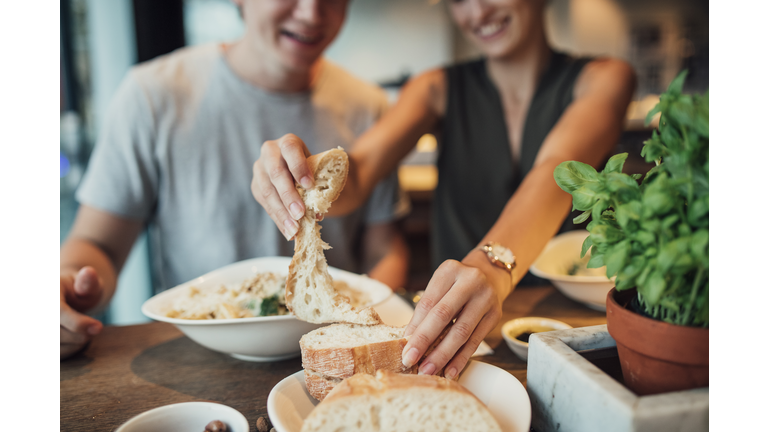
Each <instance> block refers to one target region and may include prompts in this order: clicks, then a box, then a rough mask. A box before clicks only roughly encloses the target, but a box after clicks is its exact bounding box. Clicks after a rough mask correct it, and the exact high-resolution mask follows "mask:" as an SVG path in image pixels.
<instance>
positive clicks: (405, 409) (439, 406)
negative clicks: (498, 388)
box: [301, 370, 501, 432]
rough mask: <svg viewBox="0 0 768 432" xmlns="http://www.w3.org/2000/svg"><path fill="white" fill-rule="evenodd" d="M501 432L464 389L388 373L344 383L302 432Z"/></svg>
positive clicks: (440, 381) (442, 381) (443, 380)
mask: <svg viewBox="0 0 768 432" xmlns="http://www.w3.org/2000/svg"><path fill="white" fill-rule="evenodd" d="M454 430H461V431H482V432H496V431H498V432H501V427H500V426H499V424H498V422H497V421H496V419H495V418H494V417H493V415H492V414H491V413H490V411H489V410H488V408H487V407H486V406H485V405H484V404H483V403H482V402H481V401H480V400H479V399H477V397H475V395H473V394H472V393H470V392H469V391H468V390H466V389H465V388H464V387H462V386H461V385H460V384H458V383H457V382H455V381H451V380H448V379H446V378H442V377H438V376H434V375H404V374H397V373H393V372H390V371H386V370H380V371H377V372H376V375H375V376H372V375H368V374H356V375H353V376H352V377H350V378H347V379H345V380H343V381H342V382H340V383H339V384H338V385H336V386H335V387H334V389H333V390H331V391H330V392H329V393H328V395H327V397H326V398H325V399H324V400H323V401H322V402H321V403H320V404H318V405H317V406H316V407H315V408H314V409H313V410H312V412H311V413H310V414H309V416H308V417H307V418H306V419H305V420H304V424H303V426H302V428H301V431H302V432H308V431H315V432H323V431H333V432H351V431H377V432H396V431H410V432H422V431H423V432H432V431H454Z"/></svg>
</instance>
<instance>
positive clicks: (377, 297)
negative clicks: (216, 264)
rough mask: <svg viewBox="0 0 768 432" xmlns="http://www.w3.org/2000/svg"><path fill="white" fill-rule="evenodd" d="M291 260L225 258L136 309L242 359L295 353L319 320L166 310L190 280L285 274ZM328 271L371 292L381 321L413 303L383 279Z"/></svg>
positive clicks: (399, 315)
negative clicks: (204, 316)
mask: <svg viewBox="0 0 768 432" xmlns="http://www.w3.org/2000/svg"><path fill="white" fill-rule="evenodd" d="M290 262H291V258H288V257H266V258H254V259H250V260H245V261H240V262H237V263H234V264H230V265H228V266H225V267H222V268H220V269H218V270H214V271H212V272H210V273H208V274H206V275H203V276H201V277H199V278H196V279H194V280H191V281H189V282H186V283H183V284H181V285H179V286H177V287H174V288H171V289H169V290H167V291H164V292H162V293H160V294H157V295H156V296H154V297H152V298H150V299H149V300H147V301H146V302H145V303H144V305H143V306H142V307H141V311H142V312H143V313H144V315H146V316H148V317H149V318H152V319H153V320H156V321H162V322H167V323H171V324H174V325H176V327H178V328H179V330H181V331H182V332H183V333H184V334H185V335H187V337H189V338H190V339H192V340H193V341H195V342H197V343H199V344H200V345H202V346H204V347H206V348H209V349H212V350H214V351H219V352H223V353H226V354H229V355H231V356H233V357H235V358H238V359H241V360H248V361H275V360H282V359H286V358H291V357H297V356H299V355H300V353H301V351H300V349H299V339H301V336H303V335H304V334H305V333H308V332H310V331H312V330H314V329H316V328H319V327H321V326H323V325H324V324H311V323H307V322H304V321H300V320H298V319H296V317H295V316H293V315H280V316H266V317H252V318H234V319H221V320H185V319H178V318H168V317H166V316H165V313H166V312H167V311H168V310H170V309H171V307H172V305H173V304H174V302H175V300H176V298H177V296H181V295H186V294H187V289H188V288H189V287H190V286H196V287H199V288H201V289H207V288H214V287H218V286H219V285H221V284H225V285H228V284H235V283H240V282H242V281H244V280H246V279H248V278H250V277H253V275H255V274H256V273H261V272H275V273H279V274H285V275H287V274H288V266H289V264H290ZM328 273H330V275H331V277H333V278H334V279H336V280H343V281H345V282H347V283H348V284H349V285H350V286H351V287H353V288H355V289H358V290H360V291H364V292H366V293H367V294H368V295H369V296H370V298H371V303H370V305H371V306H373V307H374V309H375V310H376V311H377V312H378V313H379V315H380V316H381V318H382V319H383V320H384V322H385V323H387V324H390V325H406V324H408V321H409V320H410V318H411V315H412V314H413V309H412V308H411V307H410V305H408V303H406V302H405V301H404V300H402V299H400V298H399V297H397V296H396V295H394V294H392V290H390V289H389V287H388V286H386V285H385V284H383V283H381V282H379V281H377V280H375V279H371V278H369V277H367V276H361V275H357V274H354V273H350V272H347V271H344V270H340V269H337V268H334V267H329V268H328Z"/></svg>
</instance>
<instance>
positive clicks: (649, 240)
mask: <svg viewBox="0 0 768 432" xmlns="http://www.w3.org/2000/svg"><path fill="white" fill-rule="evenodd" d="M634 237H635V240H637V242H638V243H640V244H642V245H643V246H650V245H652V244H654V243H656V236H654V235H653V234H651V233H649V232H648V231H642V230H640V231H637V232H635V236H634Z"/></svg>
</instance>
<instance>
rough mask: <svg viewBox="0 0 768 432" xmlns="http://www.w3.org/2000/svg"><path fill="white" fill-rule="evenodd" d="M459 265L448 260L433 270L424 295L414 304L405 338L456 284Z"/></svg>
mask: <svg viewBox="0 0 768 432" xmlns="http://www.w3.org/2000/svg"><path fill="white" fill-rule="evenodd" d="M460 265H461V264H460V263H459V262H458V261H453V260H448V261H445V262H444V263H442V264H441V265H440V267H438V268H437V270H435V273H434V274H433V275H432V278H431V279H430V280H429V283H428V284H427V289H426V290H424V295H422V296H421V299H420V300H419V302H418V303H416V309H415V310H414V311H413V316H412V317H411V321H410V322H409V323H408V326H406V327H405V336H410V335H412V334H413V332H414V331H416V328H417V327H418V326H419V325H421V322H422V321H424V318H426V317H427V314H429V311H431V310H432V308H433V307H435V305H436V304H437V303H438V302H439V301H440V299H442V298H443V296H445V293H447V292H448V290H449V289H451V287H452V286H453V284H454V283H455V282H456V277H455V274H456V273H455V270H456V266H460Z"/></svg>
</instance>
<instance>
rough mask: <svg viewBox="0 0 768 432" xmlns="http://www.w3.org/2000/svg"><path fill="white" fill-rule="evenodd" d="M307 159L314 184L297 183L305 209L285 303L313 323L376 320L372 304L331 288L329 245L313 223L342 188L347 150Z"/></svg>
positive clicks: (333, 150)
mask: <svg viewBox="0 0 768 432" xmlns="http://www.w3.org/2000/svg"><path fill="white" fill-rule="evenodd" d="M307 163H308V164H309V168H310V169H311V170H312V172H313V173H314V178H315V186H314V187H312V188H311V189H304V188H302V187H300V186H297V189H298V191H299V195H301V197H302V200H303V201H304V206H305V208H306V211H305V213H304V216H303V217H302V218H301V219H300V220H299V230H298V232H297V233H296V243H295V245H294V253H293V259H292V260H291V264H290V266H289V268H288V278H287V279H286V283H285V305H286V307H287V308H288V310H290V311H292V312H293V314H294V315H296V317H297V318H298V319H300V320H302V321H307V322H311V323H315V324H321V323H334V322H344V323H355V324H366V325H374V324H379V323H381V318H379V315H378V314H377V313H376V311H374V310H373V308H370V307H368V308H363V309H360V308H355V307H353V306H352V305H351V304H350V302H349V299H348V298H347V297H345V296H343V295H341V294H339V293H338V292H337V291H336V290H335V289H334V287H333V280H332V279H331V276H330V275H329V274H328V263H327V262H326V260H325V253H324V252H323V250H324V249H329V248H330V246H329V245H328V244H327V243H325V242H324V241H323V240H322V239H321V238H320V225H319V224H318V223H317V221H318V219H319V217H321V216H322V215H323V214H325V213H326V212H328V210H329V209H330V207H331V203H332V202H333V201H334V200H336V198H338V196H339V194H340V193H341V190H342V189H343V188H344V184H345V183H346V180H347V172H348V170H349V159H348V157H347V154H346V153H345V152H344V150H342V149H341V148H336V149H332V150H328V151H326V152H323V153H319V154H316V155H313V156H310V157H309V158H308V159H307Z"/></svg>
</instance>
